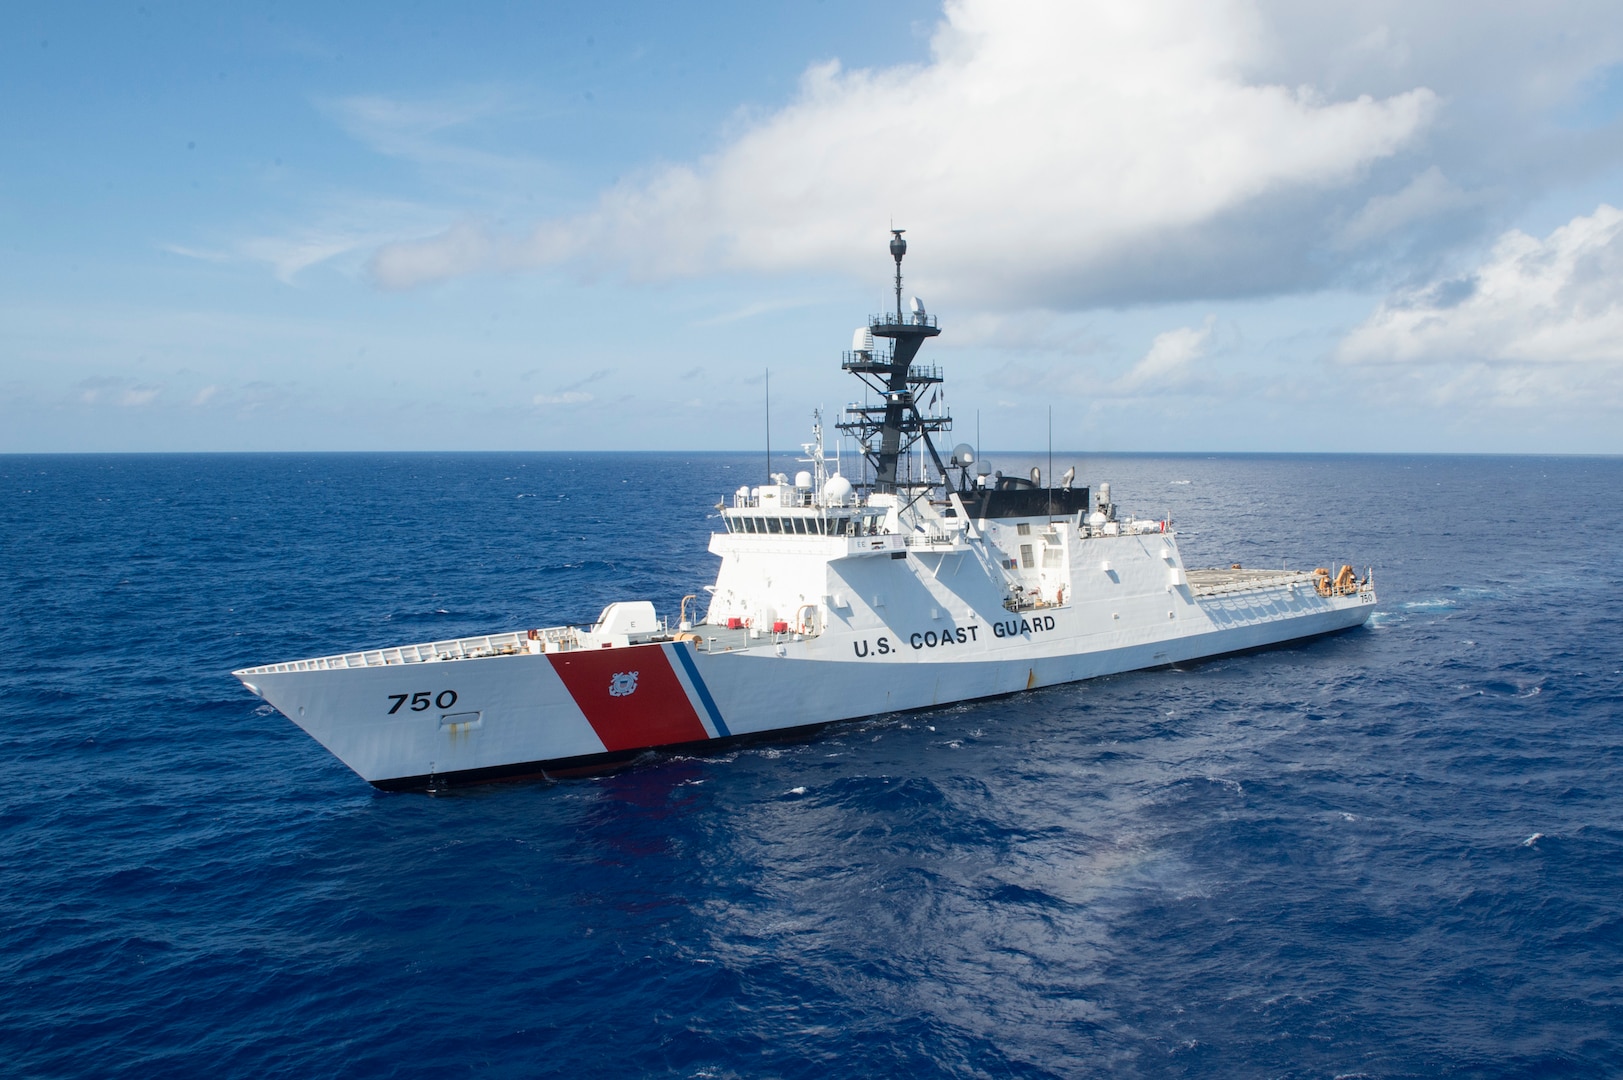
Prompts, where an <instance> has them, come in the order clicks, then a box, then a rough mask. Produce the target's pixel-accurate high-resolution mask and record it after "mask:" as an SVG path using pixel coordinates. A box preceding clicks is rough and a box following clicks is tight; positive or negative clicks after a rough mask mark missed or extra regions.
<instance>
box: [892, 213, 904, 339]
mask: <svg viewBox="0 0 1623 1080" xmlns="http://www.w3.org/2000/svg"><path fill="white" fill-rule="evenodd" d="M906 231H907V230H906V229H892V230H890V235H891V239H890V256H891V258H893V259H895V260H896V321H897V322H901V321H902V256H903V255H906V254H907V241H906V240H903V239H902V234H903V233H904V232H906Z"/></svg>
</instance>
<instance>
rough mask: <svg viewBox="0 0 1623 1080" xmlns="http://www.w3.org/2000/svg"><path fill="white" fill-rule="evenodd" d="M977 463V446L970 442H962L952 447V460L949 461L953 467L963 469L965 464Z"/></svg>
mask: <svg viewBox="0 0 1623 1080" xmlns="http://www.w3.org/2000/svg"><path fill="white" fill-rule="evenodd" d="M974 463H975V448H974V447H973V446H970V445H969V444H968V443H965V442H961V443H959V444H958V445H957V446H955V447H953V448H952V460H951V461H949V462H947V464H948V465H950V466H952V467H953V468H958V469H961V468H963V467H964V466H965V465H973V464H974Z"/></svg>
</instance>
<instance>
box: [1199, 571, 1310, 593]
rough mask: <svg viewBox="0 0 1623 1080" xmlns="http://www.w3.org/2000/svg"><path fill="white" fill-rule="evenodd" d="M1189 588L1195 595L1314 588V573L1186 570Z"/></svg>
mask: <svg viewBox="0 0 1623 1080" xmlns="http://www.w3.org/2000/svg"><path fill="white" fill-rule="evenodd" d="M1186 576H1187V577H1188V579H1189V591H1190V592H1192V593H1194V594H1195V595H1196V596H1221V595H1222V594H1224V593H1236V592H1250V591H1251V590H1253V589H1275V588H1279V587H1281V586H1285V585H1291V584H1296V585H1306V586H1307V587H1308V588H1312V587H1313V575H1312V574H1309V573H1307V572H1306V571H1303V570H1239V569H1229V570H1215V569H1214V570H1189V571H1187V572H1186Z"/></svg>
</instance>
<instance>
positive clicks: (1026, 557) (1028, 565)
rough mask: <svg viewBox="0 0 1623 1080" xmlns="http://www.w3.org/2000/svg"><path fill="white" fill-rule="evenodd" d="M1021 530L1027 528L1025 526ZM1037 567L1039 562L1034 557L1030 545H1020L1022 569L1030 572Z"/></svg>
mask: <svg viewBox="0 0 1623 1080" xmlns="http://www.w3.org/2000/svg"><path fill="white" fill-rule="evenodd" d="M1021 528H1025V526H1021ZM1036 565H1037V560H1036V559H1035V558H1033V557H1032V554H1031V545H1030V544H1021V545H1020V566H1021V568H1022V569H1025V570H1030V569H1033V568H1034V567H1035V566H1036Z"/></svg>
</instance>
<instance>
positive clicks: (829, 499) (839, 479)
mask: <svg viewBox="0 0 1623 1080" xmlns="http://www.w3.org/2000/svg"><path fill="white" fill-rule="evenodd" d="M850 497H851V481H849V480H847V479H846V478H845V477H843V476H841V475H840V474H839V473H835V474H834V475H833V476H831V477H829V478H828V479H827V480H826V481H824V483H823V502H825V503H827V504H828V505H830V506H839V505H841V504H843V503H844V502H845V500H846V499H848V498H850Z"/></svg>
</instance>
